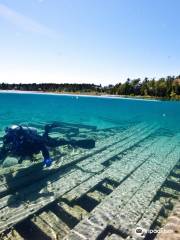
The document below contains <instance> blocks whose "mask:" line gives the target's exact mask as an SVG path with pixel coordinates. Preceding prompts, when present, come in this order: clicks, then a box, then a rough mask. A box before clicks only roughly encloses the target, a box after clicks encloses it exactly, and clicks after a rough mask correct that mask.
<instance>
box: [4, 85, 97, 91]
mask: <svg viewBox="0 0 180 240" xmlns="http://www.w3.org/2000/svg"><path fill="white" fill-rule="evenodd" d="M0 89H1V90H19V91H42V92H100V89H101V85H95V84H86V83H85V84H66V83H64V84H56V83H39V84H37V83H32V84H28V83H26V84H22V83H20V84H8V83H0Z"/></svg>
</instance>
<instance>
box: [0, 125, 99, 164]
mask: <svg viewBox="0 0 180 240" xmlns="http://www.w3.org/2000/svg"><path fill="white" fill-rule="evenodd" d="M58 126H59V125H57V124H56V123H53V124H47V125H45V128H44V133H43V134H42V135H40V134H38V132H37V129H36V128H33V127H27V126H22V125H12V126H10V127H7V128H6V129H5V132H6V134H5V135H4V137H3V146H2V148H1V149H0V163H1V162H3V161H4V159H5V158H6V157H7V156H8V155H11V156H18V157H20V160H19V161H18V163H22V161H23V158H24V157H26V156H30V157H32V156H33V154H38V153H39V152H42V155H43V158H44V161H43V163H44V165H45V166H46V167H49V166H51V164H52V159H51V158H50V155H49V151H48V147H50V148H53V147H58V146H62V145H66V144H69V145H71V146H73V147H81V148H86V149H90V148H93V147H95V141H94V140H93V139H84V140H66V139H55V138H51V137H50V136H49V132H50V131H51V129H53V128H55V127H58Z"/></svg>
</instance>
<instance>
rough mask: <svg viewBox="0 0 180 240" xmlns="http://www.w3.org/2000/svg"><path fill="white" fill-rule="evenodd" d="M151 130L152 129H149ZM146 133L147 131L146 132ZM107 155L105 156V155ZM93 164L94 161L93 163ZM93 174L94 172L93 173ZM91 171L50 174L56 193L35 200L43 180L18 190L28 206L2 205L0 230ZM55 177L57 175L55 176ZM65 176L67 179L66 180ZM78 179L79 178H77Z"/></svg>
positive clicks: (53, 197) (51, 199)
mask: <svg viewBox="0 0 180 240" xmlns="http://www.w3.org/2000/svg"><path fill="white" fill-rule="evenodd" d="M151 130H152V129H151ZM147 134H148V132H147ZM105 157H107V156H105ZM90 161H91V159H90ZM94 164H95V163H94ZM93 174H94V173H93ZM93 174H92V173H87V172H83V171H81V170H79V169H78V170H76V171H74V172H73V171H72V172H70V173H69V174H68V175H67V176H64V177H63V178H60V179H59V180H57V179H56V178H55V175H53V176H51V178H50V180H51V182H52V189H53V192H55V193H56V195H50V196H46V197H39V198H37V200H35V201H34V200H33V201H32V199H33V198H34V197H35V196H36V194H37V193H36V192H37V191H39V190H38V189H39V188H42V187H43V184H44V182H41V183H40V184H39V185H38V187H37V185H36V184H33V185H31V186H30V187H29V188H28V189H25V190H23V191H21V192H20V194H19V196H20V197H22V196H23V197H24V199H25V200H26V199H29V200H30V203H29V204H28V206H27V205H26V204H25V205H22V204H21V205H20V206H18V207H16V208H12V205H11V207H10V208H9V207H4V208H3V209H2V210H1V211H0V214H1V216H3V215H4V214H5V211H6V212H8V214H6V217H7V218H8V221H7V219H6V220H5V221H4V220H3V221H0V222H1V223H2V224H1V227H0V229H1V231H2V230H3V229H4V228H6V227H9V226H11V225H12V224H14V223H16V222H18V221H20V220H22V219H23V218H25V217H27V216H28V215H31V214H32V213H34V212H36V211H37V210H38V209H39V208H41V207H42V206H44V205H46V204H47V203H49V202H52V201H54V200H55V199H56V198H57V197H58V196H60V195H63V193H65V192H67V191H69V190H70V189H72V188H74V187H75V186H76V185H77V184H79V183H81V182H83V181H86V180H87V179H88V178H89V177H91V176H93ZM56 177H57V176H56ZM66 178H67V180H66ZM79 179H80V180H79ZM63 182H69V184H68V185H66V186H63V185H62V184H63ZM59 186H62V187H61V189H59Z"/></svg>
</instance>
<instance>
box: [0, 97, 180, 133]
mask: <svg viewBox="0 0 180 240" xmlns="http://www.w3.org/2000/svg"><path fill="white" fill-rule="evenodd" d="M37 121H39V122H47V121H48V122H51V121H63V122H68V123H78V124H88V125H92V126H96V127H97V128H98V129H105V128H109V127H114V126H118V125H122V124H123V123H126V122H142V121H143V122H147V123H158V124H159V125H161V127H166V128H168V129H170V130H172V131H180V124H179V123H180V102H170V101H148V100H147V101H145V100H129V99H113V98H100V97H99V98H98V97H81V96H78V97H77V96H59V95H47V94H13V93H1V94H0V130H3V128H4V127H6V126H7V125H10V124H15V123H17V122H28V123H31V122H37Z"/></svg>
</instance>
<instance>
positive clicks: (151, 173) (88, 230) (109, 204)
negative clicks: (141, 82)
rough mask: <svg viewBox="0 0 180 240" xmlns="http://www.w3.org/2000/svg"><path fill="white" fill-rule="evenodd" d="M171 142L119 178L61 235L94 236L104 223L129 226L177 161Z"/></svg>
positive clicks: (90, 237) (92, 237)
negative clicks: (87, 213) (85, 216)
mask: <svg viewBox="0 0 180 240" xmlns="http://www.w3.org/2000/svg"><path fill="white" fill-rule="evenodd" d="M173 144H174V141H172V144H171V143H169V144H166V149H163V152H161V150H160V152H161V153H160V154H159V157H158V158H157V156H158V155H157V156H156V158H155V159H154V158H151V159H149V161H147V162H145V163H144V165H142V166H141V167H140V168H138V169H137V171H135V172H134V173H133V174H132V175H131V178H128V179H127V180H126V181H125V182H123V183H122V184H121V185H120V186H119V187H118V188H117V189H116V190H115V191H114V192H113V193H112V194H110V195H109V196H108V197H107V198H106V199H105V201H103V202H102V203H100V204H99V205H98V207H96V208H95V209H94V210H93V211H92V213H91V217H89V218H88V219H84V220H82V221H81V222H80V223H79V224H78V225H77V226H76V227H75V228H74V229H73V230H72V231H71V234H70V235H69V236H67V237H66V238H65V239H77V238H78V237H79V239H83V238H87V239H96V238H97V237H98V236H99V234H100V233H101V232H102V231H103V229H105V227H107V223H110V224H112V225H113V226H115V227H116V228H120V229H121V228H122V225H123V226H124V227H125V228H127V229H130V228H131V227H132V224H133V223H135V222H136V221H137V220H138V218H139V217H140V216H141V215H142V213H143V212H144V211H145V209H146V208H147V207H148V205H149V203H150V201H151V200H152V198H153V197H154V195H155V193H156V191H157V190H158V189H159V188H160V186H161V185H162V184H163V182H164V181H165V179H166V177H167V175H168V174H169V172H170V171H171V169H172V167H173V166H174V165H175V163H176V162H177V161H178V159H179V151H178V148H174V145H173ZM158 146H159V145H158ZM157 150H158V151H159V149H157ZM158 169H159V170H158Z"/></svg>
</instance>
